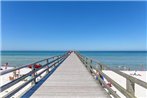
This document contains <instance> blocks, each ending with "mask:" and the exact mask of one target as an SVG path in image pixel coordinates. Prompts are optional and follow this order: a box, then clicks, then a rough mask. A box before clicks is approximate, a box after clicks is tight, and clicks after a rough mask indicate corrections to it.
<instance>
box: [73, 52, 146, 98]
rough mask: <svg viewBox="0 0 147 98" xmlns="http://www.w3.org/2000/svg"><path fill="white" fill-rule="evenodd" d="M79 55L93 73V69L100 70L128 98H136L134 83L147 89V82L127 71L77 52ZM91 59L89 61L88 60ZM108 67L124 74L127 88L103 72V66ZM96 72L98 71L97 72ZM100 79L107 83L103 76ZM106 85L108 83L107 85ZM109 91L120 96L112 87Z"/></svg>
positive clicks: (121, 74) (116, 97)
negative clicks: (111, 66)
mask: <svg viewBox="0 0 147 98" xmlns="http://www.w3.org/2000/svg"><path fill="white" fill-rule="evenodd" d="M76 54H77V56H78V57H79V59H80V60H81V61H82V62H83V64H84V65H85V66H86V67H87V68H88V69H89V70H90V71H91V72H92V73H95V72H94V71H93V69H95V70H96V71H97V72H99V74H100V75H101V76H103V77H104V78H105V79H106V80H107V81H109V82H111V83H112V84H113V85H114V86H115V87H116V88H117V89H118V90H119V91H120V92H121V93H122V94H123V95H125V96H126V97H127V98H136V97H135V94H134V93H135V88H134V84H135V83H136V84H138V85H140V86H142V87H144V88H146V89H147V83H146V82H144V81H142V80H139V79H137V78H135V77H132V76H130V75H128V74H126V73H123V72H121V71H119V70H117V69H113V68H110V67H108V66H107V65H105V64H102V63H100V62H98V61H97V60H94V59H92V58H89V57H86V56H83V55H81V54H80V53H78V52H76ZM88 61H89V62H88ZM92 63H95V64H97V65H99V66H100V68H98V67H96V66H94V65H93V64H92ZM104 67H105V68H107V69H109V70H111V71H113V72H115V73H117V74H119V75H120V76H123V77H124V78H126V82H127V83H126V84H127V85H126V87H127V89H125V88H123V87H122V86H121V85H119V84H118V83H116V82H115V81H114V80H113V79H111V78H110V77H109V76H107V75H106V74H105V73H103V72H102V69H103V68H104ZM95 74H96V73H95ZM99 81H100V82H101V83H103V84H104V85H105V81H103V80H102V79H101V78H99ZM105 86H106V85H105ZM106 88H107V87H106ZM107 89H108V91H109V92H111V94H112V95H113V96H114V97H115V98H119V97H118V96H117V95H116V94H115V93H113V90H112V89H111V88H107Z"/></svg>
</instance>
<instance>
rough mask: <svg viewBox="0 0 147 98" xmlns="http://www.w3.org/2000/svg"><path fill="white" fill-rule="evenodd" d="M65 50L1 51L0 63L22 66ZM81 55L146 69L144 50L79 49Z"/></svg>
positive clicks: (110, 63)
mask: <svg viewBox="0 0 147 98" xmlns="http://www.w3.org/2000/svg"><path fill="white" fill-rule="evenodd" d="M65 52H66V51H1V59H0V60H1V61H0V62H1V65H2V64H5V63H6V62H8V63H9V66H22V65H25V64H29V63H33V62H35V61H38V60H42V59H45V58H49V57H51V56H56V55H62V54H64V53H65ZM80 53H81V54H82V55H85V56H88V57H91V58H94V59H96V60H98V61H99V62H101V63H104V64H107V65H108V66H110V67H113V68H116V69H128V68H130V69H131V70H147V52H146V51H80Z"/></svg>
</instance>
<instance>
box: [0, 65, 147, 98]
mask: <svg viewBox="0 0 147 98" xmlns="http://www.w3.org/2000/svg"><path fill="white" fill-rule="evenodd" d="M12 68H13V67H9V68H8V69H12ZM29 71H31V69H30V68H23V69H21V70H20V74H21V75H23V74H26V73H28V72H29ZM40 71H41V70H40ZM40 71H39V72H40ZM39 72H38V73H39ZM103 72H104V73H105V74H107V75H108V76H109V77H110V78H112V79H113V80H115V81H116V82H117V83H119V84H120V85H121V86H122V87H124V88H126V79H125V78H123V77H122V76H120V75H118V74H116V73H114V72H112V71H108V70H107V71H106V70H105V71H103ZM123 72H124V73H127V74H129V75H130V74H133V73H134V71H123ZM137 74H140V75H141V76H133V77H136V78H138V79H140V80H143V81H145V82H147V78H146V76H147V71H137ZM44 75H45V73H44V74H43V76H44ZM9 76H13V74H12V73H8V74H6V75H2V76H0V86H2V85H4V84H6V83H8V82H10V80H9ZM38 80H39V78H38ZM25 82H26V81H20V82H19V83H17V84H16V85H14V86H13V87H11V88H9V89H7V90H6V91H4V92H1V93H0V97H1V96H3V95H5V94H7V93H8V92H10V91H12V90H13V89H14V88H16V87H18V86H19V85H21V84H23V83H25ZM30 87H31V83H30V84H29V85H27V86H26V87H25V88H24V89H22V90H21V91H19V92H18V93H17V94H15V95H14V96H13V97H15V98H16V97H18V96H20V95H21V94H22V93H23V92H24V91H26V90H27V89H29V88H30ZM112 89H113V90H114V91H116V93H117V94H118V95H120V96H121V97H122V98H125V96H124V95H123V94H121V93H120V92H119V91H118V90H117V89H116V88H115V87H114V86H112ZM135 95H136V97H137V98H147V89H145V88H142V87H140V86H138V85H135Z"/></svg>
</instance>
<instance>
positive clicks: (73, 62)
mask: <svg viewBox="0 0 147 98" xmlns="http://www.w3.org/2000/svg"><path fill="white" fill-rule="evenodd" d="M39 97H43V98H52V97H54V98H58V97H60V98H75V97H76V98H110V96H109V95H108V94H107V92H106V91H105V90H104V89H103V88H102V87H101V86H100V85H99V84H97V83H96V81H95V80H94V79H93V77H92V76H91V75H90V74H89V72H88V71H87V69H86V68H85V66H84V65H83V63H82V62H81V61H80V60H79V58H78V57H77V56H76V54H74V53H72V54H70V56H69V57H68V58H67V59H66V60H65V61H64V62H63V63H62V64H61V65H60V67H59V68H58V69H57V70H56V71H55V72H54V73H53V74H52V76H50V78H48V79H47V80H46V81H45V82H44V83H43V84H42V86H41V87H40V88H38V89H37V90H36V91H35V93H34V94H33V95H32V96H31V98H39Z"/></svg>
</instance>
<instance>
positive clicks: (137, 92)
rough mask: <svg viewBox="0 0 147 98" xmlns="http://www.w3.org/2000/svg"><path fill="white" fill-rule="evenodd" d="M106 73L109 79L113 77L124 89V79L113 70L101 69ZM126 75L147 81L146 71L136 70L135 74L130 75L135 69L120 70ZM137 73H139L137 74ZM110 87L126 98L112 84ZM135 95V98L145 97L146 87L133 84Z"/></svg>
mask: <svg viewBox="0 0 147 98" xmlns="http://www.w3.org/2000/svg"><path fill="white" fill-rule="evenodd" d="M103 72H104V73H105V74H106V75H108V76H109V77H110V78H111V79H113V80H114V81H115V82H117V83H119V84H120V85H121V86H122V87H124V88H125V89H126V79H125V78H124V77H122V76H120V75H118V74H116V73H115V72H112V71H108V70H107V71H106V70H105V71H103ZM122 72H124V73H126V74H128V75H131V76H133V77H135V78H137V79H140V80H142V81H145V82H147V78H146V76H147V71H137V72H136V74H137V75H132V74H134V72H135V71H122ZM138 74H139V75H138ZM112 89H113V90H114V91H116V93H117V94H118V95H120V96H121V98H126V97H125V96H124V95H123V94H122V93H120V92H119V91H118V90H117V89H116V88H115V87H114V86H112ZM135 96H136V97H137V98H147V89H145V88H143V87H141V86H139V85H137V84H135Z"/></svg>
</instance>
